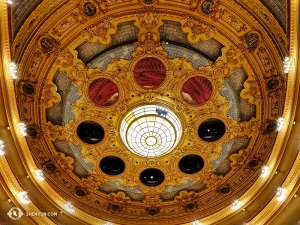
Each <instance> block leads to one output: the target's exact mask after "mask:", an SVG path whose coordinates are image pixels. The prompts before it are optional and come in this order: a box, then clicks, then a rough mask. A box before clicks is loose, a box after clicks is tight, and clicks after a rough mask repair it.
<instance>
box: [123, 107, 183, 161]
mask: <svg viewBox="0 0 300 225" xmlns="http://www.w3.org/2000/svg"><path fill="white" fill-rule="evenodd" d="M120 133H121V138H122V141H123V143H124V144H125V145H126V147H127V148H128V149H129V150H130V151H131V152H133V153H134V154H136V155H139V156H142V157H148V158H155V157H159V156H163V155H165V154H167V153H169V152H171V151H172V150H173V149H174V148H175V147H176V145H177V144H178V142H179V140H180V138H181V135H182V126H181V123H180V121H179V119H178V117H177V116H176V115H175V114H174V113H173V112H172V111H170V110H169V109H167V108H164V107H162V106H158V105H144V106H140V107H137V108H135V109H133V110H131V111H130V112H129V113H127V115H126V116H125V118H124V119H123V121H122V123H121V128H120Z"/></svg>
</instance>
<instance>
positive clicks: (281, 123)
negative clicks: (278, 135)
mask: <svg viewBox="0 0 300 225" xmlns="http://www.w3.org/2000/svg"><path fill="white" fill-rule="evenodd" d="M283 125H284V119H283V118H282V117H280V118H278V119H277V128H276V130H277V131H281V130H282V128H283Z"/></svg>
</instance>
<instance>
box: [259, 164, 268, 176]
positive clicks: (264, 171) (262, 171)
mask: <svg viewBox="0 0 300 225" xmlns="http://www.w3.org/2000/svg"><path fill="white" fill-rule="evenodd" d="M269 171H270V168H269V167H268V166H263V167H261V174H260V176H261V177H262V178H265V177H266V176H267V175H268V174H269Z"/></svg>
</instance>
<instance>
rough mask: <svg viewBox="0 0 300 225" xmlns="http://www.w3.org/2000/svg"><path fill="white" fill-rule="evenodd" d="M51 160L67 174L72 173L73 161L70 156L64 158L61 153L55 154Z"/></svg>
mask: <svg viewBox="0 0 300 225" xmlns="http://www.w3.org/2000/svg"><path fill="white" fill-rule="evenodd" d="M53 160H54V161H55V162H56V163H57V164H58V165H59V166H60V168H61V169H62V170H64V171H66V172H68V173H72V170H73V165H72V164H73V163H74V159H73V158H71V157H70V156H65V154H63V153H61V152H57V153H56V154H55V155H54V156H53Z"/></svg>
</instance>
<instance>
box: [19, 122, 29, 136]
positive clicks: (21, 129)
mask: <svg viewBox="0 0 300 225" xmlns="http://www.w3.org/2000/svg"><path fill="white" fill-rule="evenodd" d="M20 132H21V134H22V135H23V136H26V135H27V133H26V125H25V123H20Z"/></svg>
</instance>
